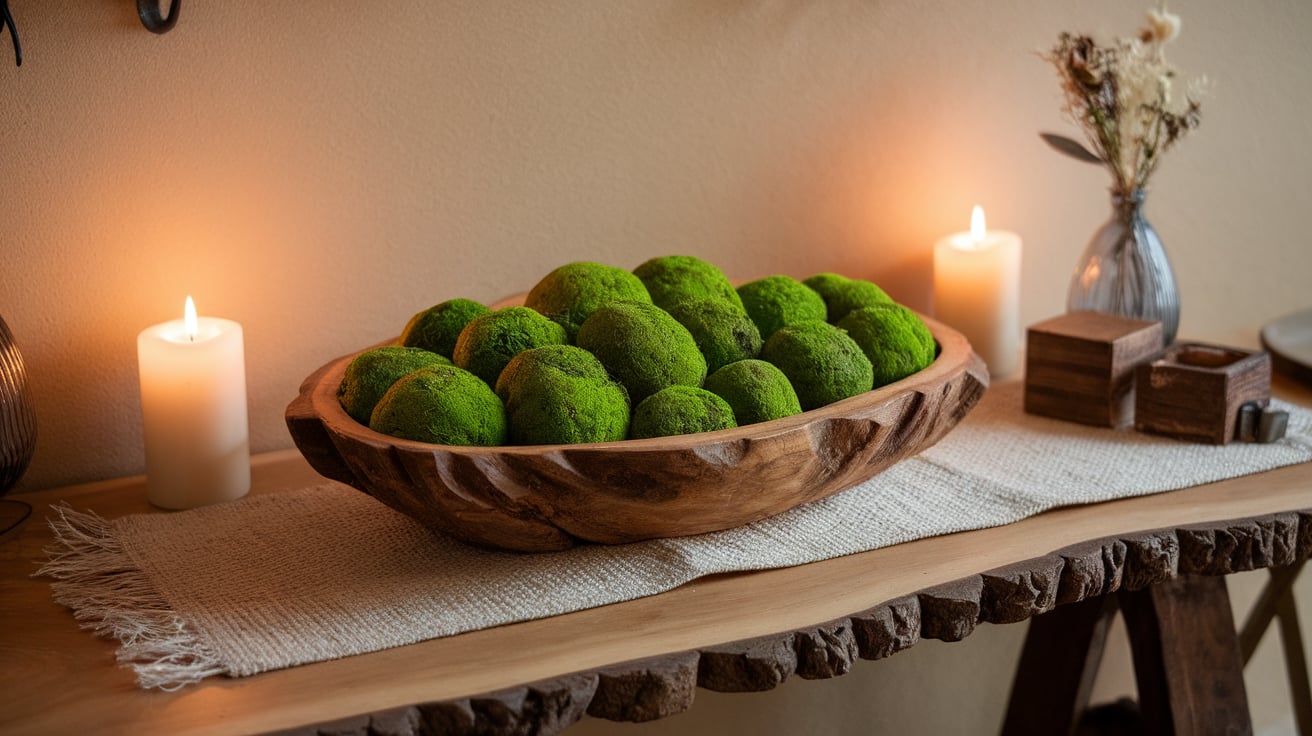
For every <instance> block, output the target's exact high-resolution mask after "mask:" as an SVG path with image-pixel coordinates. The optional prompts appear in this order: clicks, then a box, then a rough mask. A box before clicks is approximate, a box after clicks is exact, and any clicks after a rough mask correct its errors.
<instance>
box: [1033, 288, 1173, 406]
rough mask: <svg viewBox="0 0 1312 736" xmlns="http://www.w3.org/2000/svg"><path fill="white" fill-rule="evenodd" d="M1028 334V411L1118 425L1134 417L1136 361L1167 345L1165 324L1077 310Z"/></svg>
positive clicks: (1048, 321)
mask: <svg viewBox="0 0 1312 736" xmlns="http://www.w3.org/2000/svg"><path fill="white" fill-rule="evenodd" d="M1025 339H1026V347H1025V411H1027V412H1030V413H1031V414H1039V415H1042V416H1047V417H1053V418H1054V419H1064V420H1066V421H1071V422H1079V423H1081V424H1091V425H1095V426H1103V427H1109V426H1110V427H1114V426H1117V425H1118V424H1120V423H1121V422H1122V421H1123V420H1125V419H1128V418H1129V416H1130V411H1131V409H1132V407H1133V391H1132V389H1133V388H1134V369H1135V366H1136V365H1138V364H1139V363H1141V362H1143V361H1145V360H1148V359H1149V358H1151V357H1153V356H1154V355H1156V354H1157V353H1158V352H1160V351H1161V349H1162V325H1161V323H1160V322H1145V321H1143V320H1136V319H1129V318H1126V317H1116V316H1112V315H1107V314H1099V313H1097V312H1071V313H1069V314H1064V315H1061V316H1060V317H1053V318H1052V319H1049V320H1045V321H1043V322H1039V323H1037V324H1035V325H1032V326H1030V327H1029V329H1028V330H1027V331H1026V338H1025Z"/></svg>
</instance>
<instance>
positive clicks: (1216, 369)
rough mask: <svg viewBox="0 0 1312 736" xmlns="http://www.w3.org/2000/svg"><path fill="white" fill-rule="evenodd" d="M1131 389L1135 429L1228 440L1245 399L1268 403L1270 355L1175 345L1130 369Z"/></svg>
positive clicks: (1207, 440) (1193, 439) (1218, 441)
mask: <svg viewBox="0 0 1312 736" xmlns="http://www.w3.org/2000/svg"><path fill="white" fill-rule="evenodd" d="M1134 391H1135V400H1134V427H1135V429H1137V430H1139V431H1140V432H1151V433H1153V434H1163V435H1168V436H1171V437H1176V438H1179V439H1182V440H1189V441H1191V442H1205V443H1209V444H1213V445H1224V444H1228V443H1229V442H1230V441H1231V440H1234V439H1236V438H1237V435H1238V434H1239V431H1238V429H1239V421H1238V420H1239V415H1240V410H1241V408H1242V407H1243V406H1244V405H1245V404H1249V403H1252V404H1255V405H1256V406H1258V407H1265V406H1266V405H1267V403H1268V402H1269V401H1270V398H1271V356H1270V355H1268V354H1267V353H1263V352H1253V351H1248V350H1239V349H1237V348H1227V347H1220V346H1216V345H1203V344H1199V343H1185V344H1182V345H1175V346H1173V347H1171V348H1170V349H1169V350H1167V351H1166V352H1165V353H1163V354H1162V355H1161V356H1160V357H1158V358H1157V359H1156V360H1153V361H1150V362H1148V363H1144V364H1143V365H1141V366H1139V367H1138V368H1137V369H1136V370H1135V376H1134ZM1250 434H1251V433H1250ZM1244 439H1248V438H1244Z"/></svg>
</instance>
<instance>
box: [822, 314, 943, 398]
mask: <svg viewBox="0 0 1312 736" xmlns="http://www.w3.org/2000/svg"><path fill="white" fill-rule="evenodd" d="M838 326H839V327H840V328H841V329H844V330H847V334H848V335H850V336H851V337H852V339H853V340H855V341H856V344H857V345H860V346H861V351H862V352H864V353H865V354H866V357H867V358H869V359H870V363H871V365H872V366H873V367H874V372H875V383H874V385H875V388H878V387H880V386H883V385H886V384H889V383H892V382H894V381H899V380H901V379H903V378H906V377H907V376H909V375H911V374H912V373H916V372H918V371H921V370H923V369H924V368H926V367H927V366H929V364H930V363H933V362H934V336H933V335H932V334H931V333H930V331H929V328H928V327H926V326H925V323H924V322H922V321H921V320H920V317H918V316H916V313H915V312H912V311H911V310H910V309H907V308H906V307H904V306H902V305H900V304H884V305H880V306H877V307H866V308H864V309H857V310H855V311H853V312H851V313H850V314H848V315H847V316H846V317H844V318H843V319H842V321H840V322H839V323H838Z"/></svg>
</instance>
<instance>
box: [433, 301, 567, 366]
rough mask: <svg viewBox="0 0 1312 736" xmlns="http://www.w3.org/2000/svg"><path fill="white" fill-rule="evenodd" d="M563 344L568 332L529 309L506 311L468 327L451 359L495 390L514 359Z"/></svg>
mask: <svg viewBox="0 0 1312 736" xmlns="http://www.w3.org/2000/svg"><path fill="white" fill-rule="evenodd" d="M564 342H566V339H565V328H563V327H561V326H560V325H558V324H556V323H555V322H552V321H551V320H549V319H547V318H546V317H543V316H542V315H541V314H538V313H537V312H535V311H533V310H532V309H529V308H528V307H506V308H505V309H498V310H497V311H495V312H492V313H490V314H485V315H483V316H482V317H479V318H477V319H475V320H474V321H472V322H470V323H469V324H468V325H466V326H465V329H463V330H461V331H460V337H459V339H457V340H456V348H455V352H454V353H453V354H452V356H451V357H452V360H453V361H454V362H455V364H456V365H457V366H459V367H461V368H464V369H465V370H467V371H469V372H470V373H473V374H474V375H476V376H478V377H479V378H481V379H483V381H485V382H486V383H487V385H489V386H495V385H496V383H497V377H498V376H500V375H501V370H502V369H503V368H505V367H506V364H507V363H509V362H510V359H511V358H513V357H515V356H516V355H519V354H520V353H522V352H524V351H525V350H529V349H531V348H537V347H542V346H543V345H560V344H562V343H564Z"/></svg>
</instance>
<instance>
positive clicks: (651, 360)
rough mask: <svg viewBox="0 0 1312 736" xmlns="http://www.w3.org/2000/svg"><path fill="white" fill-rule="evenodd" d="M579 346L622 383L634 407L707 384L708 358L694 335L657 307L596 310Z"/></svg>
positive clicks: (616, 306)
mask: <svg viewBox="0 0 1312 736" xmlns="http://www.w3.org/2000/svg"><path fill="white" fill-rule="evenodd" d="M577 343H578V346H579V347H581V348H584V349H586V350H587V351H588V352H590V353H592V354H593V355H595V356H597V359H598V360H600V361H601V363H602V365H604V366H606V370H608V371H610V374H611V375H612V376H614V377H615V378H616V380H618V381H619V382H620V383H622V384H624V387H625V388H626V389H628V390H629V398H630V399H631V400H632V401H633V402H634V403H637V402H640V401H642V400H643V399H645V398H647V397H648V396H651V395H652V394H654V393H656V392H657V391H660V390H661V389H663V388H665V387H666V386H673V385H676V384H678V385H683V386H701V385H702V381H703V380H705V379H706V358H705V357H703V356H702V353H701V351H700V350H698V349H697V342H696V341H695V340H693V337H692V333H690V332H688V328H686V327H684V326H683V325H681V324H679V323H678V321H677V320H675V319H674V318H673V317H671V316H670V315H669V313H668V312H666V311H665V310H663V309H661V308H660V307H658V306H656V305H654V304H643V303H640V302H616V303H614V304H611V305H610V306H608V307H602V308H601V309H598V310H597V311H596V312H594V313H593V315H592V316H591V317H588V319H587V321H586V322H584V323H583V326H582V327H580V328H579V334H578V339H577Z"/></svg>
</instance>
